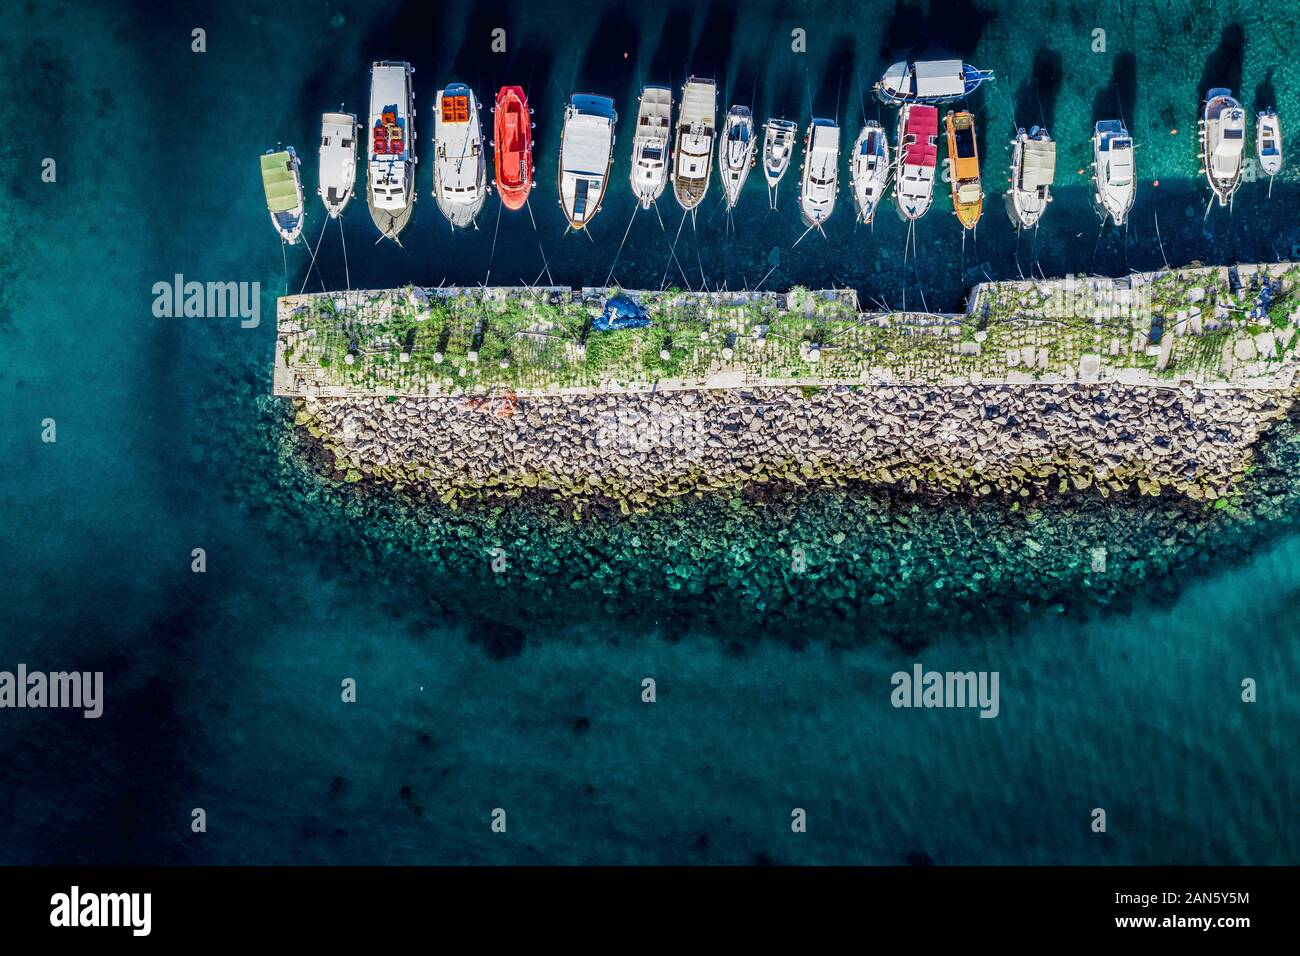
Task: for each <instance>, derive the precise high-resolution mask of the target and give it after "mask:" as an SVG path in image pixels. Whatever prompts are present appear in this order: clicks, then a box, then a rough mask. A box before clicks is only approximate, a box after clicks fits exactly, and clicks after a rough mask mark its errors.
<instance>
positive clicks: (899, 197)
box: [894, 106, 939, 221]
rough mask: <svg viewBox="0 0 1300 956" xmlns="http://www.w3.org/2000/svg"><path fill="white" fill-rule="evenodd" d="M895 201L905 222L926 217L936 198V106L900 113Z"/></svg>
mask: <svg viewBox="0 0 1300 956" xmlns="http://www.w3.org/2000/svg"><path fill="white" fill-rule="evenodd" d="M894 152H895V156H896V159H895V161H894V162H895V166H896V172H895V174H894V200H895V202H896V203H897V204H898V215H899V216H900V217H902V219H904V220H905V221H906V220H915V219H920V218H921V217H922V216H924V215H925V213H926V211H927V210H928V209H929V208H930V201H931V200H932V199H933V198H934V167H935V163H936V162H937V161H938V157H939V111H938V110H937V109H935V107H933V106H904V107H903V108H902V109H901V110H899V111H898V145H897V146H896V147H895V150H894Z"/></svg>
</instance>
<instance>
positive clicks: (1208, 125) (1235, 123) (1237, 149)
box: [1199, 87, 1246, 206]
mask: <svg viewBox="0 0 1300 956" xmlns="http://www.w3.org/2000/svg"><path fill="white" fill-rule="evenodd" d="M1199 135H1200V140H1201V164H1202V165H1203V166H1204V167H1205V168H1204V169H1203V170H1202V172H1204V173H1205V178H1206V179H1207V180H1209V182H1210V189H1211V190H1213V191H1214V195H1215V197H1216V198H1218V200H1219V205H1220V206H1227V205H1228V204H1229V203H1231V202H1232V194H1233V193H1235V192H1236V191H1237V187H1238V186H1240V185H1241V161H1242V155H1243V151H1244V149H1245V146H1246V111H1245V110H1244V109H1242V108H1241V104H1240V103H1238V102H1237V101H1236V100H1235V99H1233V97H1232V91H1231V90H1226V89H1223V88H1222V87H1215V88H1214V89H1212V90H1210V91H1209V92H1208V93H1206V94H1205V105H1204V106H1203V107H1202V109H1201V122H1200V132H1199Z"/></svg>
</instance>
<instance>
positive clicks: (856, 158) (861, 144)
mask: <svg viewBox="0 0 1300 956" xmlns="http://www.w3.org/2000/svg"><path fill="white" fill-rule="evenodd" d="M888 140H889V138H888V136H886V134H885V128H884V127H883V126H881V125H880V124H879V123H878V122H876V121H875V120H868V121H867V124H866V125H865V126H863V127H862V132H861V133H859V134H858V138H857V140H856V141H855V142H854V144H853V159H852V161H851V165H850V172H851V174H852V175H851V177H850V180H851V182H852V184H853V203H854V206H855V207H856V208H857V211H858V221H859V222H862V223H870V222H871V221H872V219H873V218H875V215H876V210H877V209H878V208H879V207H880V202H881V200H882V199H884V198H885V191H886V190H887V189H888V188H889V172H890V166H889V141H888Z"/></svg>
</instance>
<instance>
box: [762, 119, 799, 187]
mask: <svg viewBox="0 0 1300 956" xmlns="http://www.w3.org/2000/svg"><path fill="white" fill-rule="evenodd" d="M798 137H799V127H798V125H796V124H795V122H794V120H788V119H769V120H768V121H767V122H766V123H764V124H763V177H764V178H765V179H766V180H767V192H768V199H769V201H770V204H771V206H772V208H773V209H775V208H776V190H777V187H778V186H780V185H781V177H782V176H784V175H785V171H786V170H787V169H789V168H790V160H791V159H792V158H794V144H795V140H796V139H798Z"/></svg>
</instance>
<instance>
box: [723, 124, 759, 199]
mask: <svg viewBox="0 0 1300 956" xmlns="http://www.w3.org/2000/svg"><path fill="white" fill-rule="evenodd" d="M757 148H758V141H757V140H756V139H755V138H754V117H753V114H751V113H750V111H749V108H748V107H746V106H733V107H732V108H731V109H729V110H728V111H727V125H726V126H725V128H724V129H723V133H722V148H721V149H719V150H718V172H719V173H720V174H721V175H722V192H723V194H724V195H725V196H726V200H727V208H728V209H732V208H734V207H735V205H736V200H737V199H739V198H740V190H741V189H742V188H743V187H744V185H745V180H746V179H748V178H749V169H750V167H751V166H753V165H754V152H755V150H756V149H757Z"/></svg>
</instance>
